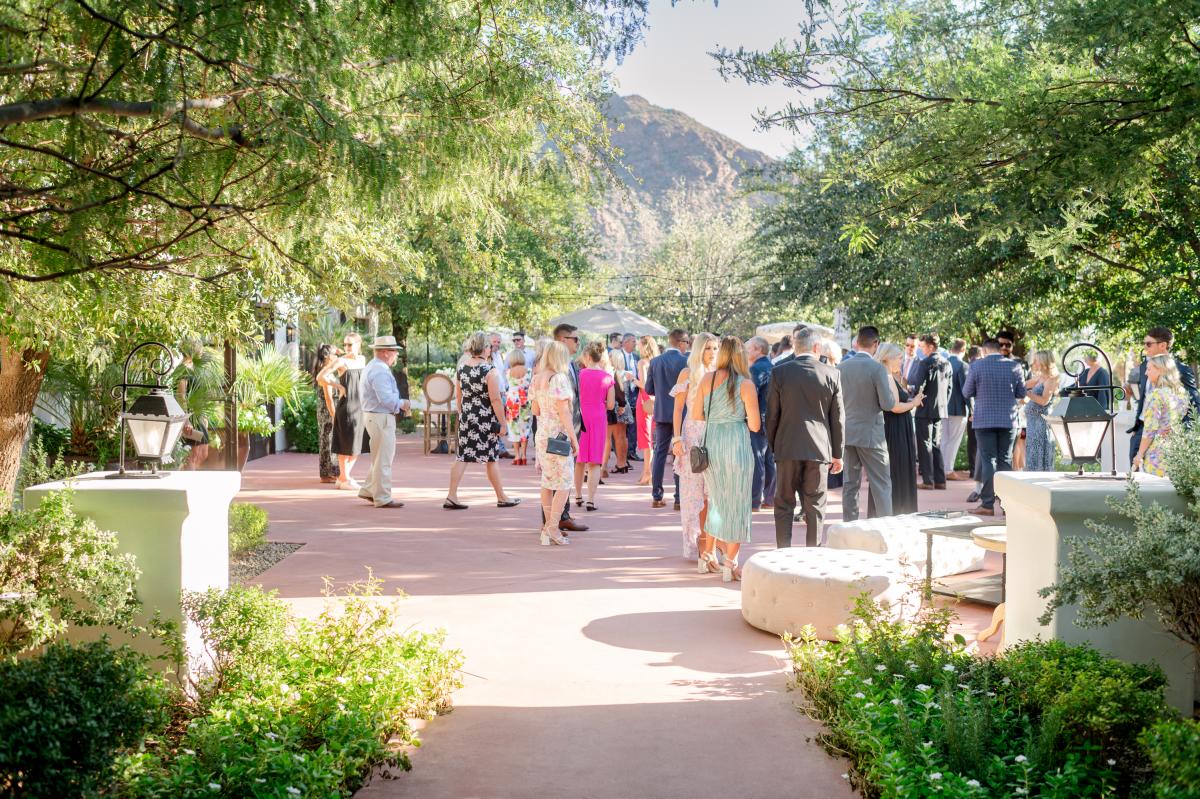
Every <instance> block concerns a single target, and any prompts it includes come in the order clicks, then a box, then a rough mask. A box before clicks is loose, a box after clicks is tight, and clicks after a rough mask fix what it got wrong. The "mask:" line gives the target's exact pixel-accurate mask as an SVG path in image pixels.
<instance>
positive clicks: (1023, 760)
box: [1014, 755, 1029, 763]
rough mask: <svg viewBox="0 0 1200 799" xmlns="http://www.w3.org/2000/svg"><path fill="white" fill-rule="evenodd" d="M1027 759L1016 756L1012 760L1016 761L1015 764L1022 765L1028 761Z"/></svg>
mask: <svg viewBox="0 0 1200 799" xmlns="http://www.w3.org/2000/svg"><path fill="white" fill-rule="evenodd" d="M1028 759H1029V758H1027V757H1025V755H1017V756H1016V757H1015V758H1014V760H1016V762H1018V763H1024V762H1025V761H1026V760H1028Z"/></svg>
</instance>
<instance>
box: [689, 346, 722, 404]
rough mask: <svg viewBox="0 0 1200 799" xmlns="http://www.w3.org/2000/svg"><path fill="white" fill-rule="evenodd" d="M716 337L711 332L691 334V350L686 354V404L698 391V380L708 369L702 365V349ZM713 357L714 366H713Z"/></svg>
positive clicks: (702, 377)
mask: <svg viewBox="0 0 1200 799" xmlns="http://www.w3.org/2000/svg"><path fill="white" fill-rule="evenodd" d="M716 340H717V337H716V336H714V335H713V334H712V333H697V334H696V335H694V336H692V351H691V352H690V353H689V354H688V361H687V368H688V393H687V399H688V405H691V404H692V401H693V400H695V399H696V394H697V393H698V392H699V391H700V381H701V380H703V379H704V375H705V374H706V373H707V372H708V369H707V368H706V367H705V366H704V350H705V349H706V348H707V347H708V343H709V342H710V341H716ZM715 361H716V359H714V366H715Z"/></svg>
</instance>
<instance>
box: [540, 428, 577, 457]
mask: <svg viewBox="0 0 1200 799" xmlns="http://www.w3.org/2000/svg"><path fill="white" fill-rule="evenodd" d="M546 454H547V455H562V456H563V457H569V456H570V455H571V439H569V438H567V434H566V433H559V434H558V435H556V436H554V438H551V439H547V441H546Z"/></svg>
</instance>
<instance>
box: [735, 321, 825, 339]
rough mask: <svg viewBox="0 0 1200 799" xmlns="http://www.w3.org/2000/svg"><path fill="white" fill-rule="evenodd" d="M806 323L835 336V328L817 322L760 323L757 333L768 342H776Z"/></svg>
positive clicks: (807, 325)
mask: <svg viewBox="0 0 1200 799" xmlns="http://www.w3.org/2000/svg"><path fill="white" fill-rule="evenodd" d="M801 325H804V326H805V327H811V328H813V329H815V330H820V331H821V332H822V333H823V334H825V335H826V336H833V333H834V331H833V328H832V327H828V326H826V325H818V324H817V323H816V322H803V321H801V322H773V323H771V324H769V325H759V326H758V329H757V330H755V331H754V332H755V334H757V335H759V336H762V337H763V338H765V339H766V340H767V342H768V343H770V344H774V343H775V342H777V341H779V340H781V339H782V338H783V337H784V336H790V335H792V331H793V330H795V329H796V328H798V327H800V326H801Z"/></svg>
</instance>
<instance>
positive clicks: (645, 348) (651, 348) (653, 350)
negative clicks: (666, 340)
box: [638, 336, 661, 360]
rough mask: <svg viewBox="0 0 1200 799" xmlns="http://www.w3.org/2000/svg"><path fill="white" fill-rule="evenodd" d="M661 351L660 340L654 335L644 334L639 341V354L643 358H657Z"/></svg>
mask: <svg viewBox="0 0 1200 799" xmlns="http://www.w3.org/2000/svg"><path fill="white" fill-rule="evenodd" d="M660 352H661V351H660V350H659V348H658V342H657V341H655V340H654V337H653V336H642V340H641V341H639V342H638V355H639V356H641V358H642V360H649V359H651V358H657V357H658V356H659V353H660Z"/></svg>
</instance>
